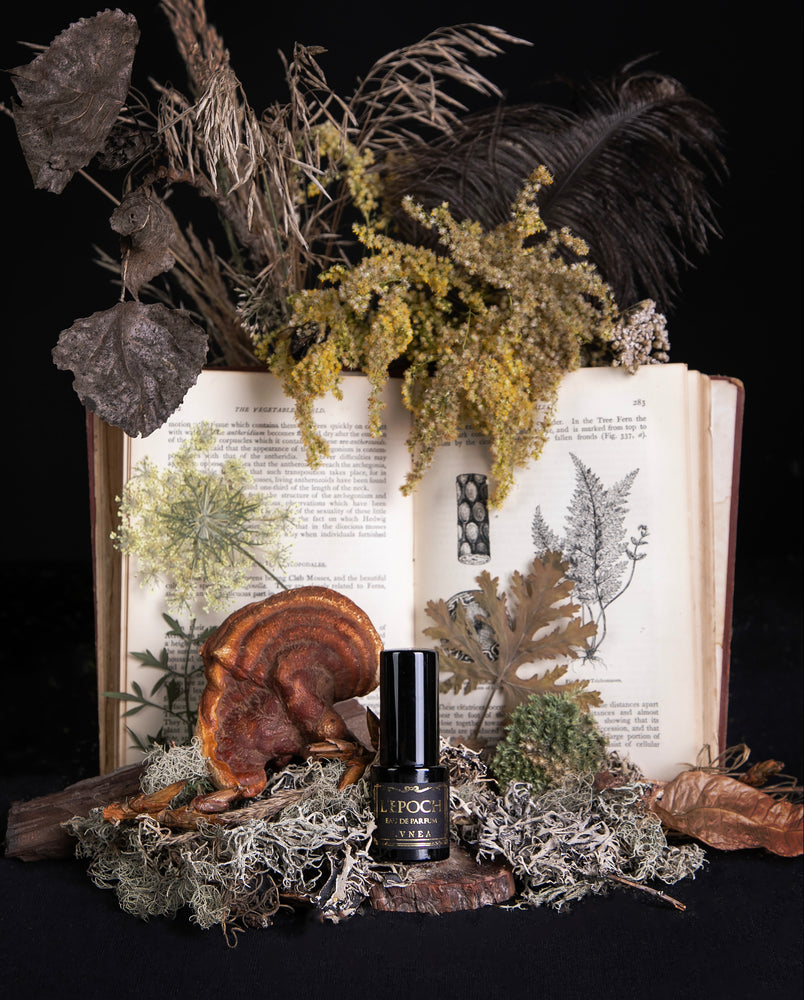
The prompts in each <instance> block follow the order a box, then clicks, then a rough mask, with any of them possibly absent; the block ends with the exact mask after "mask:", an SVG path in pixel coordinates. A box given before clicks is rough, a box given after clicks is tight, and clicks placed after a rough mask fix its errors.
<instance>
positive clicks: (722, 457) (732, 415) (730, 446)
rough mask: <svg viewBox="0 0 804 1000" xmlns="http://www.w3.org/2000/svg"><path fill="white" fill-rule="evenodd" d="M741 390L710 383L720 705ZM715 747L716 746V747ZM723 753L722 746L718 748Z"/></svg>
mask: <svg viewBox="0 0 804 1000" xmlns="http://www.w3.org/2000/svg"><path fill="white" fill-rule="evenodd" d="M740 391H741V387H740V386H739V384H738V383H736V382H734V381H732V380H729V379H712V380H711V389H710V392H711V404H712V405H711V425H710V430H711V440H712V492H713V499H714V502H713V511H712V516H713V535H714V591H715V602H714V610H715V622H714V630H715V650H716V654H715V670H714V672H713V676H712V677H710V679H709V689H708V691H705V692H704V698H705V700H707V701H708V700H711V701H713V702H717V703H718V704H722V702H723V698H724V692H723V691H722V690H721V688H722V684H723V681H724V670H723V667H724V658H725V657H727V656H728V655H729V650H728V648H727V646H726V645H725V643H727V642H728V641H729V639H730V634H731V621H730V620H729V617H728V616H730V614H731V589H732V588H733V585H734V584H733V580H732V579H731V575H730V570H731V560H732V559H733V539H732V532H733V531H734V528H735V525H734V524H733V523H732V518H733V513H734V506H733V503H734V499H735V498H734V495H733V494H734V491H735V489H736V483H735V481H734V480H735V467H734V456H735V452H736V449H737V447H738V441H737V424H736V419H737V409H738V402H739V394H740ZM715 745H716V744H715ZM719 749H721V750H723V749H725V747H723V746H721V747H720V748H719Z"/></svg>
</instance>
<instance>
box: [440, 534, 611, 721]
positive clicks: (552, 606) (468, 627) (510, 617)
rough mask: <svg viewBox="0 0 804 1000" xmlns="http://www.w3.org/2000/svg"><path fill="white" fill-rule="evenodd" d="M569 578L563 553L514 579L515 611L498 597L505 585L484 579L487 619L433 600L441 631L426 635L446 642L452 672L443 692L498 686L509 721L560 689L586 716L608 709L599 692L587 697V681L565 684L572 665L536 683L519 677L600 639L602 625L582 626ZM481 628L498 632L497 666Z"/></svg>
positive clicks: (444, 658)
mask: <svg viewBox="0 0 804 1000" xmlns="http://www.w3.org/2000/svg"><path fill="white" fill-rule="evenodd" d="M566 573H567V566H566V564H565V563H563V562H562V561H561V558H560V556H558V555H557V554H556V553H552V552H548V553H546V554H545V557H544V559H543V560H542V559H534V561H533V564H532V566H531V570H530V572H529V573H528V574H527V575H523V574H521V573H518V572H516V573H514V574H513V576H512V580H511V597H512V601H511V603H510V604H509V602H508V599H507V597H506V594H505V593H502V594H500V593H498V586H499V580H498V579H497V578H496V577H491V576H490V575H489V574H488V573H486V572H485V571H484V572H482V573H480V574H479V576H478V577H477V583H478V586H479V589H478V590H476V591H473V592H472V596H473V598H474V600H475V601H476V602H477V604H478V605H479V607H480V608H481V614H480V615H479V616H476V617H475V618H474V619H473V620H471V621H470V620H469V618H468V616H467V615H466V611H465V609H464V607H463V605H462V604H460V603H458V604H457V605H456V607H455V609H454V611H453V612H452V613H450V610H449V607H448V606H447V604H446V602H445V601H430V602H429V603H428V605H427V608H426V611H427V614H428V615H429V617H430V618H431V619H432V620H433V621H434V622H435V625H433V626H431V627H430V628H427V629H425V630H424V631H425V635H428V636H430V637H431V638H434V639H439V640H440V642H441V647H442V649H441V651H440V657H441V664H442V668H443V669H444V671H448V670H449V671H452V676H451V677H450V678H449V679H448V680H446V681H444V682H443V683H442V686H441V687H442V690H444V691H449V690H452V691H453V692H454V693H456V694H458V693H461V692H464V693H467V694H468V693H469V692H471V691H473V690H475V688H476V687H477V686H478V685H479V684H482V683H491V684H493V685H494V687H495V688H497V689H499V690H501V691H502V692H503V695H504V698H505V707H504V711H505V713H506V714H510V712H511V710H512V709H513V708H514V707H515V706H516V705H517V704H519V702H521V701H524V700H525V699H526V698H527V697H529V696H530V695H531V694H534V693H538V694H544V693H545V692H547V691H556V690H560V691H563V692H565V693H567V694H570V695H572V696H573V697H575V698H576V699H577V700H578V701H579V702H580V703H581V706H582V707H583V708H584V710H588V708H589V707H591V706H592V705H598V704H600V696H599V694H598V693H597V692H595V691H586V690H585V689H586V687H587V684H588V682H586V681H575V682H571V683H561V684H559V681H560V680H561V678H562V677H563V676H564V674H566V672H567V667H566V666H565V665H562V664H558V665H557V666H554V667H551V668H549V669H546V670H542V671H540V672H537V673H536V674H534V675H533V676H532V677H528V678H524V677H521V676H520V675H519V669H520V668H521V667H524V666H528V665H531V664H537V663H543V662H545V661H555V660H573V659H575V658H576V657H577V656H578V655H579V653H580V652H581V651H582V650H583V649H585V648H586V646H587V642H588V640H589V639H591V638H593V637H594V635H595V626H594V623H593V622H588V623H586V624H582V623H581V621H580V619H579V618H578V617H577V616H578V614H579V612H580V610H581V609H580V608H579V607H578V605H576V604H574V603H573V602H572V600H571V596H572V590H573V587H574V583H573V581H572V580H569V579H568V578H567V575H566ZM479 623H482V624H483V625H484V626H486V627H488V628H490V629H491V631H492V632H493V633H494V646H495V647H496V648H497V649H498V650H499V653H498V655H497V657H496V658H495V659H493V660H492V659H489V657H488V656H487V655H486V654H485V652H484V650H483V646H482V645H481V644H480V642H479V641H478V637H477V631H476V629H477V626H478V624H479Z"/></svg>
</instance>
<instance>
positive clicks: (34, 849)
mask: <svg viewBox="0 0 804 1000" xmlns="http://www.w3.org/2000/svg"><path fill="white" fill-rule="evenodd" d="M142 772H143V765H142V764H129V765H127V766H126V767H119V768H117V770H116V771H111V772H110V773H109V774H102V775H98V776H97V777H94V778H86V779H85V780H84V781H78V782H76V783H75V784H74V785H69V786H68V787H67V788H65V789H64V790H63V791H61V792H54V793H53V794H52V795H42V796H40V797H39V798H36V799H30V800H29V801H27V802H13V803H12V804H11V809H10V810H9V813H8V829H7V831H6V851H5V853H6V857H7V858H19V859H21V860H22V861H42V860H44V859H47V858H69V857H72V855H73V854H74V852H75V839H74V838H73V837H71V836H70V835H69V834H68V833H66V832H65V831H64V830H63V829H62V827H61V824H62V823H64V822H65V821H66V820H68V819H72V818H73V816H86V815H87V814H88V813H89V812H90V810H91V809H94V808H95V807H96V806H104V805H106V804H107V803H109V802H111V801H113V800H116V799H120V798H124V797H125V796H126V795H134V794H136V793H137V792H139V790H140V776H141V775H142Z"/></svg>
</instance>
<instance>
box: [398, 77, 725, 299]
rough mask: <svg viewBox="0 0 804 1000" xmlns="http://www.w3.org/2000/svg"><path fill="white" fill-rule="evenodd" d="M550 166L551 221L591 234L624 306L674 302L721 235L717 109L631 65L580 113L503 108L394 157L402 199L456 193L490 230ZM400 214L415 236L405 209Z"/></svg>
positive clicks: (595, 257) (592, 251)
mask: <svg viewBox="0 0 804 1000" xmlns="http://www.w3.org/2000/svg"><path fill="white" fill-rule="evenodd" d="M540 164H541V165H544V166H546V167H547V169H548V170H549V171H550V173H551V175H552V176H553V184H552V185H551V186H549V187H546V188H545V189H543V190H542V192H541V193H540V200H539V207H540V210H541V214H542V218H543V219H544V221H545V222H546V224H547V226H548V229H553V230H554V229H560V228H561V227H564V226H566V227H568V228H569V229H570V230H571V231H572V233H573V234H574V235H575V236H580V237H581V238H582V239H583V240H584V241H585V242H586V243H587V245H588V247H589V259H591V260H592V261H593V262H594V263H595V264H596V265H597V267H598V269H599V270H600V272H601V273H602V275H603V277H604V278H605V279H606V281H607V282H608V283H609V285H610V286H611V287H612V289H613V290H614V294H615V296H616V298H617V301H618V303H619V304H620V306H621V308H625V307H627V306H629V305H632V304H633V303H634V302H636V301H638V300H639V299H643V298H651V299H654V300H655V301H656V302H657V303H658V304H659V306H660V308H662V309H663V310H664V311H666V310H667V309H668V307H669V306H671V305H672V303H673V300H674V298H675V295H676V292H677V290H678V278H679V271H680V268H681V266H689V265H690V263H691V256H692V252H698V253H703V252H705V251H706V249H707V248H708V241H709V239H710V237H712V236H714V235H719V230H718V226H717V223H716V221H715V217H714V211H713V203H712V200H711V197H710V194H709V191H708V186H709V185H710V184H711V183H712V182H713V181H719V180H721V179H722V177H723V176H724V174H725V163H724V159H723V155H722V149H721V140H720V135H719V129H718V125H717V122H716V120H715V117H714V115H713V113H712V111H711V110H710V109H709V108H708V107H707V106H706V105H705V104H703V103H702V102H700V101H699V100H697V99H695V98H693V97H691V96H690V95H689V94H688V93H687V92H686V90H685V89H684V87H683V86H682V85H681V84H680V83H678V82H677V81H676V80H674V79H672V78H670V77H667V76H662V75H660V74H656V73H648V72H640V73H631V72H629V68H628V67H626V68H625V69H624V70H622V71H621V72H620V73H618V74H617V75H616V76H615V77H614V78H613V79H612V80H611V81H610V82H609V83H608V84H605V85H600V84H597V85H594V86H592V87H591V88H590V92H589V93H588V96H586V97H585V99H584V100H583V104H582V105H581V106H580V108H579V110H577V111H575V110H569V109H563V108H560V107H556V106H552V105H546V104H544V105H543V104H528V105H520V106H511V107H506V106H505V105H502V106H499V107H496V108H494V109H491V110H489V111H485V112H480V113H477V114H475V115H471V116H467V117H466V118H465V119H464V120H463V121H462V122H461V123H460V125H459V126H458V127H456V128H455V129H454V130H453V131H452V132H451V134H450V135H449V136H448V137H447V138H445V139H440V140H438V141H436V142H434V143H431V144H425V143H421V144H419V145H414V146H412V147H408V149H407V150H406V151H405V154H404V156H403V157H401V158H399V160H398V161H397V162H394V161H393V160H389V161H388V163H387V165H388V170H389V177H390V187H391V190H392V192H393V197H399V198H401V197H402V196H403V195H406V194H410V195H412V196H413V197H414V198H415V199H416V200H417V201H419V202H421V203H422V204H423V205H424V206H425V207H433V206H435V205H438V204H441V203H442V202H444V201H446V202H448V203H449V205H450V210H451V212H452V214H453V216H454V217H456V218H459V219H475V220H477V221H478V222H480V223H481V225H483V226H484V227H485V228H492V227H494V226H496V225H499V224H500V223H501V222H504V221H505V220H507V219H508V218H509V216H510V210H511V204H512V203H513V201H514V198H515V196H516V193H517V191H518V190H519V189H520V188H521V186H522V184H523V183H524V181H525V179H526V178H527V177H528V176H529V174H530V173H531V172H532V171H533V170H534V169H535V168H536V167H537V166H539V165H540ZM396 217H397V220H398V222H399V225H400V228H401V229H402V231H403V234H404V235H405V236H406V238H408V239H415V238H417V235H416V234H415V233H414V232H413V230H412V229H411V228H410V227H411V224H410V222H406V220H405V219H404V213H403V212H402V211H401V210H400V211H399V213H398V214H397V216H396Z"/></svg>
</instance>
